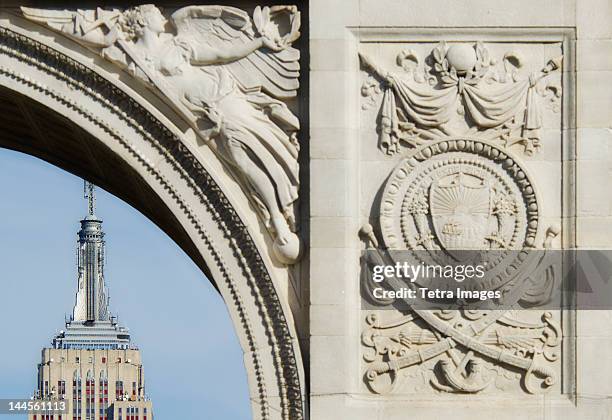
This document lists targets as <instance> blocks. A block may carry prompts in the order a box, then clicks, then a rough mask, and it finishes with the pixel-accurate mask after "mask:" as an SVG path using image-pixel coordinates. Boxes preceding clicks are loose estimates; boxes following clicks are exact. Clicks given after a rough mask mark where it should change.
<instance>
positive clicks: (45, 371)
mask: <svg viewBox="0 0 612 420" xmlns="http://www.w3.org/2000/svg"><path fill="white" fill-rule="evenodd" d="M85 197H86V198H87V199H88V204H89V205H88V214H87V216H86V217H85V218H84V219H83V220H81V229H80V230H79V233H78V241H77V266H78V275H77V293H76V303H75V305H74V309H73V311H72V315H71V316H70V319H69V320H67V322H66V328H65V330H63V331H60V333H59V334H58V335H56V336H55V337H54V338H53V340H52V344H51V347H49V348H44V349H43V350H42V360H41V362H40V364H39V365H38V387H37V388H38V389H37V390H36V392H35V395H34V400H35V401H41V402H58V401H59V402H63V403H64V404H63V405H64V406H65V407H66V410H65V411H64V412H63V413H61V414H60V413H57V412H54V413H51V412H50V413H44V412H43V413H40V412H38V413H36V414H29V417H28V418H29V419H30V420H66V419H72V420H109V419H113V420H151V419H153V412H152V403H151V401H150V400H149V399H148V398H147V396H146V392H145V381H144V370H143V366H142V362H141V356H140V351H139V349H138V348H137V347H136V346H135V345H134V344H132V342H131V339H130V333H129V331H128V329H127V328H125V327H124V326H122V325H120V324H119V323H118V321H117V318H116V317H114V316H112V315H111V314H110V311H109V297H108V291H107V288H106V281H105V278H104V263H105V255H104V251H105V242H104V232H103V231H102V220H101V219H100V218H98V217H97V216H96V215H95V195H94V186H93V184H91V183H86V184H85Z"/></svg>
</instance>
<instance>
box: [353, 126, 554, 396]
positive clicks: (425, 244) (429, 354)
mask: <svg viewBox="0 0 612 420" xmlns="http://www.w3.org/2000/svg"><path fill="white" fill-rule="evenodd" d="M380 205H381V208H380V229H381V234H382V239H383V247H384V248H387V249H388V250H410V251H411V252H410V254H414V256H415V257H416V258H417V259H418V260H420V261H422V262H424V263H426V264H428V265H429V264H431V261H430V260H434V263H435V264H436V263H437V264H440V263H441V261H440V259H445V260H446V259H449V260H451V259H455V260H456V261H459V260H461V263H464V262H465V261H466V260H465V256H466V253H465V251H466V250H467V251H468V252H467V255H468V258H477V259H479V260H478V261H479V262H480V261H483V260H482V258H485V259H486V260H485V261H486V263H490V264H489V265H487V264H485V266H486V267H487V269H486V271H487V276H486V278H487V279H486V280H483V281H482V282H481V283H482V284H480V283H478V282H479V281H477V282H476V283H478V284H476V287H478V286H481V287H483V288H484V290H500V291H501V295H502V296H503V297H504V298H503V299H504V300H506V301H507V302H509V305H506V306H504V307H503V309H500V310H495V311H488V310H474V309H470V308H466V307H457V308H451V309H433V310H423V309H421V308H420V307H418V306H410V307H409V308H408V309H406V310H404V309H401V310H399V312H400V313H398V311H397V310H394V309H393V308H390V307H387V310H382V311H374V312H369V313H368V314H367V315H366V316H365V318H364V320H365V324H364V328H363V333H362V344H363V346H364V352H363V360H364V362H365V373H364V382H365V384H366V385H367V387H368V388H369V390H370V391H371V392H374V393H382V394H384V393H390V392H395V391H397V390H398V388H400V389H401V391H400V392H408V393H415V392H417V393H422V392H424V391H425V390H429V391H431V392H446V393H480V392H491V391H492V390H494V389H498V390H504V391H507V390H513V391H514V392H528V393H539V392H547V391H550V389H551V388H553V387H554V386H555V384H556V383H557V378H558V377H559V374H558V369H559V365H558V363H559V357H558V350H559V346H560V343H561V339H562V331H561V328H560V326H559V325H558V322H557V320H556V318H557V316H555V314H553V313H552V312H548V311H537V310H534V311H515V310H514V309H509V308H518V307H519V306H518V305H517V302H519V300H521V299H523V298H524V297H525V296H524V289H521V287H519V286H517V285H518V284H519V283H520V282H517V281H516V279H517V278H524V277H525V276H529V275H534V276H535V274H533V273H536V272H537V273H539V272H540V270H541V269H542V267H544V268H546V264H543V263H542V262H541V261H539V260H538V261H537V262H536V263H535V265H531V262H529V263H528V261H532V260H529V259H525V256H526V255H528V254H529V249H534V248H536V235H537V233H538V221H539V220H538V219H539V208H538V200H537V197H536V192H535V190H534V187H533V184H532V182H531V180H530V178H529V176H528V175H527V173H526V172H525V170H524V169H523V167H522V166H521V165H519V163H518V162H517V161H516V160H515V159H514V158H513V157H512V155H510V154H509V153H508V152H507V151H504V150H501V149H500V148H498V146H495V145H493V144H491V143H489V142H487V141H485V140H479V139H471V138H447V139H444V140H439V141H436V142H432V143H431V144H429V145H426V146H422V147H421V148H419V149H417V151H416V153H414V154H413V155H411V156H409V157H406V158H404V159H403V160H401V161H400V162H399V164H398V165H397V166H396V167H395V169H394V170H393V172H392V173H391V175H390V176H389V178H388V180H387V181H386V184H385V187H384V191H383V195H382V200H381V204H380ZM488 250H492V251H496V252H485V251H488ZM516 250H520V252H516ZM417 251H421V252H417ZM434 251H437V252H434ZM512 251H515V252H512ZM460 252H461V253H460ZM380 255H381V256H380V258H381V259H384V257H383V256H382V254H380ZM389 255H391V254H389ZM389 258H393V257H389ZM385 261H386V260H385ZM542 261H543V260H542ZM532 262H533V261H532ZM534 267H537V268H534ZM527 273H531V274H527ZM435 282H436V284H435V286H440V285H441V283H440V282H439V280H436V281H435ZM451 283H452V282H451ZM417 284H418V286H419V287H426V288H431V286H433V284H432V281H431V280H427V279H421V278H420V277H419V279H418V280H417ZM442 288H443V289H444V286H442ZM445 290H451V289H445ZM379 303H381V304H382V306H385V303H384V302H379ZM500 308H501V306H500Z"/></svg>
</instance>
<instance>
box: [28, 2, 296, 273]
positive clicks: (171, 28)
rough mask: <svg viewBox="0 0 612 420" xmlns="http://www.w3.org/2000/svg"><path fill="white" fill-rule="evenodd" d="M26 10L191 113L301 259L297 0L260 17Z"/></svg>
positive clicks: (230, 11) (199, 10)
mask: <svg viewBox="0 0 612 420" xmlns="http://www.w3.org/2000/svg"><path fill="white" fill-rule="evenodd" d="M22 11H23V14H24V16H25V17H26V18H28V19H30V20H33V21H36V22H41V23H44V24H46V25H47V26H49V27H50V28H51V29H53V30H55V31H58V32H60V33H62V34H64V35H66V36H68V37H70V38H72V39H74V40H75V41H77V42H79V43H80V44H82V45H84V46H86V47H88V48H89V49H91V50H93V51H94V52H96V53H97V54H100V55H101V56H102V57H104V58H105V59H107V60H109V61H111V62H113V63H114V64H116V65H117V66H119V67H120V68H121V69H124V70H125V71H127V72H129V73H130V74H132V75H133V76H134V77H136V78H137V79H139V80H141V81H142V82H143V83H145V84H146V85H147V86H148V87H149V88H151V89H153V91H154V92H156V93H157V94H158V95H159V96H161V97H162V98H163V99H164V100H165V101H166V102H167V103H168V104H169V105H170V106H172V107H173V108H174V109H176V110H177V111H178V112H179V113H180V114H181V115H183V116H184V117H185V118H186V120H187V121H188V122H189V123H190V124H191V127H192V129H193V130H194V131H195V132H196V133H197V135H198V137H199V139H200V140H201V143H202V144H203V145H206V146H209V147H211V148H212V149H213V150H214V151H215V152H216V153H217V155H218V156H219V157H220V159H221V160H222V161H223V163H224V164H225V165H226V167H227V168H228V169H229V170H230V172H231V173H232V174H233V175H234V176H235V178H236V179H237V181H238V182H239V183H240V184H241V186H242V187H243V189H244V190H245V192H246V193H247V196H248V197H249V199H250V200H251V201H252V203H253V204H254V206H255V207H256V208H257V210H258V211H259V213H260V215H261V216H262V218H263V220H264V221H265V223H266V225H267V226H268V227H269V228H270V232H271V233H272V235H273V237H274V239H275V240H274V245H273V249H274V253H275V255H276V256H277V258H278V259H279V260H280V261H281V262H284V263H287V264H290V263H293V262H295V261H296V260H297V259H298V258H299V255H300V248H301V243H300V239H299V238H298V236H297V234H296V231H297V227H296V226H295V211H296V209H295V204H296V201H297V199H298V187H299V165H298V153H299V144H298V142H297V132H298V130H299V121H298V119H297V117H296V116H295V115H294V114H293V113H292V112H291V111H290V110H289V108H288V107H287V105H286V104H285V102H284V101H286V100H287V99H289V98H292V97H294V96H296V94H297V89H298V86H299V83H298V77H299V63H298V60H299V51H298V50H296V49H295V48H293V47H292V46H291V45H292V43H293V42H294V41H295V40H296V39H297V38H298V37H299V35H300V32H299V28H300V13H299V12H298V10H297V8H296V7H295V6H272V7H264V8H261V7H257V8H256V9H255V11H254V14H253V17H250V16H249V15H248V14H247V13H246V12H244V11H242V10H240V9H236V8H233V7H228V6H189V7H184V8H182V9H179V10H177V11H175V12H174V13H172V14H171V15H170V16H169V17H166V15H164V14H163V13H162V12H161V11H160V9H158V8H157V7H155V6H154V5H142V6H136V7H132V8H129V9H126V10H119V9H102V8H97V9H95V10H80V9H79V10H48V9H33V8H26V7H22Z"/></svg>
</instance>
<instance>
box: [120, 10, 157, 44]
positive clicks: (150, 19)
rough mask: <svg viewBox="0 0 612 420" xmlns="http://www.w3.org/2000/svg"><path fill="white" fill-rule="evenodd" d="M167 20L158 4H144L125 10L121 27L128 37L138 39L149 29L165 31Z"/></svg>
mask: <svg viewBox="0 0 612 420" xmlns="http://www.w3.org/2000/svg"><path fill="white" fill-rule="evenodd" d="M167 22H168V20H167V19H166V18H165V16H164V15H163V14H162V12H161V11H160V10H159V9H158V8H157V7H156V6H154V5H152V4H143V5H142V6H136V7H132V8H130V9H128V10H126V11H125V12H123V14H122V17H121V29H122V30H123V33H124V34H125V36H126V38H127V39H136V38H139V37H141V36H142V35H143V34H144V32H145V30H147V29H148V30H150V31H152V32H153V33H155V34H160V33H162V32H165V30H166V23H167Z"/></svg>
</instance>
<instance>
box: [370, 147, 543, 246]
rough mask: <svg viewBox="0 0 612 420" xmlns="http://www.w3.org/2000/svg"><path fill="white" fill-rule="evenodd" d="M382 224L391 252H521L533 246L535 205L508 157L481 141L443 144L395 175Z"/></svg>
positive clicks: (409, 160)
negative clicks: (430, 250)
mask: <svg viewBox="0 0 612 420" xmlns="http://www.w3.org/2000/svg"><path fill="white" fill-rule="evenodd" d="M380 225H381V231H382V237H383V240H384V243H385V245H386V247H387V248H390V249H415V250H417V249H443V250H445V251H447V252H451V253H452V250H469V249H478V250H487V249H500V250H503V249H520V248H522V247H524V246H532V245H533V244H534V241H535V236H536V232H537V227H538V204H537V200H536V195H535V192H534V188H533V186H532V184H531V182H530V181H529V178H528V177H527V174H526V173H525V171H524V170H523V169H522V168H521V167H520V166H519V165H518V163H516V161H515V160H514V159H512V158H511V157H510V156H509V155H508V154H507V153H506V152H503V151H501V150H499V149H497V148H496V147H495V146H493V145H490V144H488V143H486V142H483V141H480V140H464V139H451V140H442V141H439V142H437V143H434V144H432V145H431V146H427V147H424V148H422V149H421V150H420V151H419V152H417V153H416V154H415V155H414V156H412V157H410V158H407V159H404V160H403V161H401V162H400V164H399V165H398V166H397V167H396V168H395V170H394V171H393V173H392V174H391V176H390V177H389V180H388V182H387V184H386V186H385V189H384V193H383V198H382V202H381V218H380Z"/></svg>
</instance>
